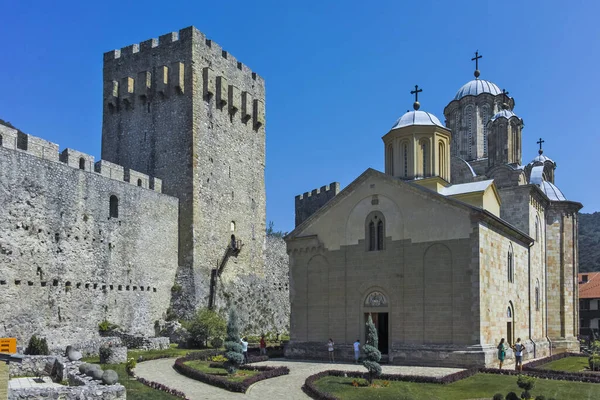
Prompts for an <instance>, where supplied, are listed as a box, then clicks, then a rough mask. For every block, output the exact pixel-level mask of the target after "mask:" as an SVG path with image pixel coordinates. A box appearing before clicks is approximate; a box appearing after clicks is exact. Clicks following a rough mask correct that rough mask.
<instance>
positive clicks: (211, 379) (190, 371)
mask: <svg viewBox="0 0 600 400" xmlns="http://www.w3.org/2000/svg"><path fill="white" fill-rule="evenodd" d="M215 355H216V354H215ZM210 356H211V355H206V356H205V357H200V356H198V355H195V354H194V355H192V356H191V357H189V356H186V357H181V358H178V359H177V360H175V365H173V368H174V369H175V370H176V371H177V372H179V373H180V374H182V375H184V376H187V377H188V378H191V379H195V380H197V381H200V382H204V383H207V384H209V385H213V386H216V387H220V388H222V389H225V390H229V391H230V392H239V393H246V390H248V388H249V387H250V385H252V384H254V383H256V382H258V381H262V380H264V379H269V378H274V377H276V376H281V375H287V374H289V373H290V370H289V368H288V367H267V366H250V365H248V364H249V363H251V362H258V361H266V360H268V359H269V358H268V357H266V356H262V357H249V359H248V361H249V362H248V364H246V365H243V366H242V367H241V368H240V369H242V370H246V371H261V373H260V374H257V375H254V376H251V377H248V378H246V379H244V380H243V381H241V382H229V381H228V380H227V379H226V378H223V377H220V376H217V375H211V374H205V373H203V372H200V371H198V370H195V369H194V368H192V367H188V366H187V365H185V362H187V361H194V360H206V359H207V358H208V357H210Z"/></svg>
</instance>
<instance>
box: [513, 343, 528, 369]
mask: <svg viewBox="0 0 600 400" xmlns="http://www.w3.org/2000/svg"><path fill="white" fill-rule="evenodd" d="M513 350H514V351H515V370H517V371H523V353H524V352H525V345H524V344H522V343H521V338H518V339H517V343H515V345H514V346H513Z"/></svg>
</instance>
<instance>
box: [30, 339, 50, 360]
mask: <svg viewBox="0 0 600 400" xmlns="http://www.w3.org/2000/svg"><path fill="white" fill-rule="evenodd" d="M25 354H28V355H31V356H47V355H49V354H50V351H49V350H48V342H47V341H46V338H38V337H37V336H36V335H33V336H32V337H31V339H29V345H28V346H27V348H26V349H25Z"/></svg>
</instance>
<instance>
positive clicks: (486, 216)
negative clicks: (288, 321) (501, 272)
mask: <svg viewBox="0 0 600 400" xmlns="http://www.w3.org/2000/svg"><path fill="white" fill-rule="evenodd" d="M371 177H378V178H381V179H384V180H386V181H387V182H388V183H391V184H396V185H399V186H401V187H403V188H406V189H408V190H412V191H413V192H414V193H417V194H420V195H426V196H430V198H434V199H435V200H438V201H442V202H445V203H446V204H448V205H450V206H453V207H457V208H460V209H462V210H464V211H467V212H469V213H470V214H471V215H472V216H475V217H477V218H479V220H481V221H485V222H487V223H488V224H490V225H491V226H493V227H495V228H497V229H500V230H501V231H503V232H505V233H507V234H509V235H510V236H511V237H513V238H514V239H516V240H518V241H520V242H522V243H524V244H526V245H529V244H530V243H533V242H534V239H533V238H531V237H530V236H529V235H527V234H526V233H525V232H523V231H521V230H519V229H517V228H516V227H514V226H513V225H511V224H509V223H508V222H506V221H505V220H503V219H501V218H499V217H497V216H495V215H494V214H492V213H491V212H489V211H487V210H484V209H482V208H479V207H475V206H472V205H470V204H467V203H465V202H462V201H460V200H457V199H454V198H451V197H446V196H444V195H442V194H439V193H437V192H435V191H433V190H430V189H427V188H425V187H423V186H421V185H417V184H415V183H412V182H407V181H403V180H401V179H397V178H394V177H393V176H391V175H387V174H384V173H383V172H380V171H377V170H375V169H373V168H368V169H367V170H366V171H365V172H363V173H362V174H360V176H359V177H358V178H356V179H355V180H354V181H352V182H351V183H350V184H349V185H348V186H346V187H345V188H344V189H343V190H342V191H341V192H340V193H338V194H337V195H336V196H335V197H334V198H333V199H331V200H329V201H328V202H327V203H325V205H324V206H323V207H321V208H319V209H318V210H317V211H316V212H315V213H314V214H312V215H311V216H310V217H308V218H307V219H306V220H304V221H303V222H302V223H301V224H300V225H298V226H297V227H296V228H295V229H294V230H293V231H291V232H290V233H288V234H287V235H286V236H285V237H284V239H285V240H286V241H289V240H293V239H296V238H299V237H301V236H300V234H301V233H302V231H303V230H304V229H305V228H306V227H307V226H309V225H310V224H311V223H312V222H313V221H314V220H316V219H317V218H319V217H320V216H321V215H323V214H325V213H326V212H327V211H328V210H329V209H330V208H332V207H334V206H335V205H336V204H338V203H339V202H340V201H342V199H344V198H346V197H348V196H349V195H350V193H352V191H353V190H354V188H356V187H357V186H359V185H361V184H362V183H363V182H364V181H366V180H367V179H369V178H371Z"/></svg>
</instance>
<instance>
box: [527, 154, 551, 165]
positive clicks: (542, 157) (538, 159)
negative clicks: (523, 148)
mask: <svg viewBox="0 0 600 400" xmlns="http://www.w3.org/2000/svg"><path fill="white" fill-rule="evenodd" d="M546 161H548V162H551V163H553V164H555V163H554V161H552V159H551V158H550V157H547V156H545V155H543V154H538V156H537V157H535V158H534V159H533V160H531V162H530V163H529V164H538V163H539V164H543V163H545V162H546Z"/></svg>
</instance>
